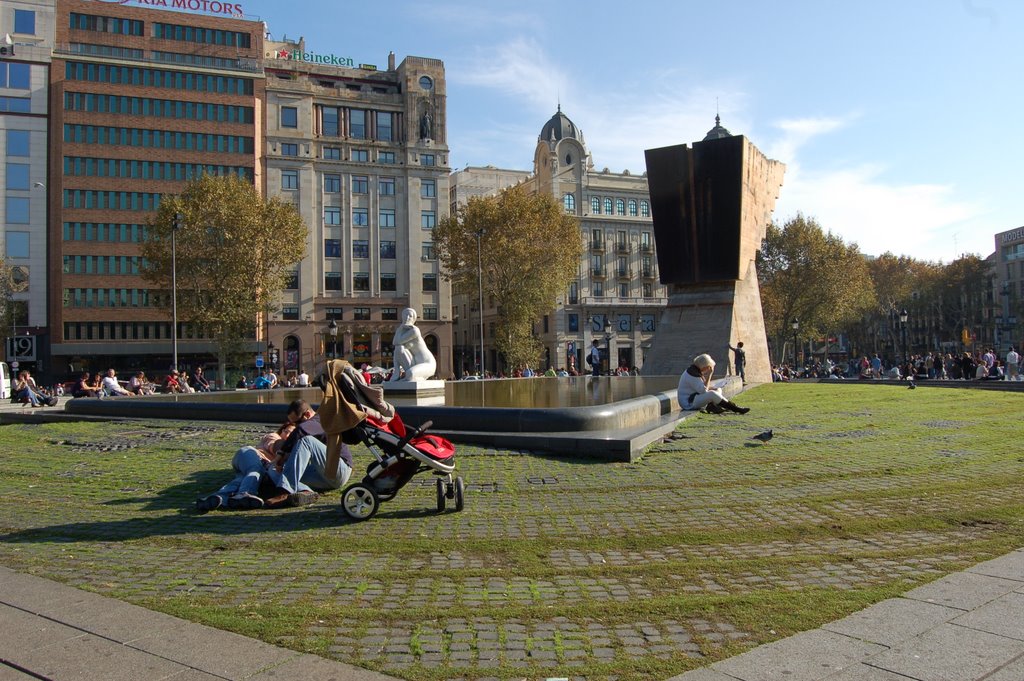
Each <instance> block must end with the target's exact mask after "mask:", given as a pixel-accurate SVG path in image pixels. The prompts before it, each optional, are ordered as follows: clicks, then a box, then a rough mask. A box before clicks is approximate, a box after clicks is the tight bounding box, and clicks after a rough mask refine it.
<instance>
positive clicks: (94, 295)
mask: <svg viewBox="0 0 1024 681" xmlns="http://www.w3.org/2000/svg"><path fill="white" fill-rule="evenodd" d="M160 295H161V294H160V293H158V292H156V291H150V290H149V289H145V288H66V289H64V307H158V302H159V296H160Z"/></svg>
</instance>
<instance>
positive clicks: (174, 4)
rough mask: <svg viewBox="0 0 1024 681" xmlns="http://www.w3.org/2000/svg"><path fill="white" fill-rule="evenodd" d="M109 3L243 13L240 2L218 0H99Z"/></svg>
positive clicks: (230, 13)
mask: <svg viewBox="0 0 1024 681" xmlns="http://www.w3.org/2000/svg"><path fill="white" fill-rule="evenodd" d="M100 2H106V3H108V4H111V5H141V6H143V7H159V8H161V9H172V10H174V9H178V10H188V11H190V12H208V13H210V14H224V15H227V16H231V17H241V16H242V15H244V14H245V11H244V10H243V8H242V5H241V3H238V2H221V1H220V0H100Z"/></svg>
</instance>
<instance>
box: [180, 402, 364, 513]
mask: <svg viewBox="0 0 1024 681" xmlns="http://www.w3.org/2000/svg"><path fill="white" fill-rule="evenodd" d="M326 465H327V434H326V433H325V432H324V429H323V426H322V425H321V424H320V416H319V415H318V414H317V413H316V412H314V411H313V409H312V408H311V407H310V406H309V403H308V402H306V401H305V400H295V401H293V402H292V403H291V404H289V405H288V413H287V420H286V421H285V422H284V423H283V424H282V425H281V426H280V427H279V428H277V429H276V430H274V431H273V432H270V433H267V434H266V435H264V436H263V437H261V438H260V440H259V442H258V443H256V444H255V445H246V446H244V447H242V448H241V449H239V450H238V451H237V452H235V455H234V457H232V459H231V467H232V468H233V469H234V471H235V477H234V478H233V479H232V480H231V481H230V482H228V483H227V484H226V485H224V486H223V487H221V488H220V489H219V490H217V491H216V492H214V493H213V494H210V495H207V496H204V497H202V498H200V499H199V500H197V501H196V510H197V511H198V512H200V513H207V512H209V511H213V510H216V509H225V510H251V509H259V508H284V507H297V506H308V505H309V504H312V503H315V502H316V500H317V499H318V498H319V496H320V495H319V494H318V492H326V491H329V490H335V489H339V488H340V487H341V486H342V485H344V484H345V483H346V482H347V481H348V478H349V475H350V474H351V472H352V453H351V452H350V451H349V449H348V446H346V445H344V444H342V445H341V458H340V460H339V462H338V470H337V472H335V473H334V474H333V475H330V474H328V472H327V470H326Z"/></svg>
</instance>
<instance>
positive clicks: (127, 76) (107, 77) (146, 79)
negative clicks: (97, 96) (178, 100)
mask: <svg viewBox="0 0 1024 681" xmlns="http://www.w3.org/2000/svg"><path fill="white" fill-rule="evenodd" d="M64 77H65V78H67V79H68V80H80V81H87V82H93V83H121V84H124V85H139V86H143V87H159V88H172V89H175V90H194V91H196V92H219V93H226V94H230V95H251V94H252V93H253V81H252V78H236V77H234V76H218V75H212V74H206V73H192V72H189V71H167V70H164V69H149V68H143V67H139V66H114V65H112V64H89V63H84V62H75V61H69V62H68V63H67V64H66V65H65V67H64Z"/></svg>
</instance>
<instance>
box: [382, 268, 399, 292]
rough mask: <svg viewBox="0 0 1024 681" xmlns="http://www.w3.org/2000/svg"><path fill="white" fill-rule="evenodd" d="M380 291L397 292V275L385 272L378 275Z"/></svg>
mask: <svg viewBox="0 0 1024 681" xmlns="http://www.w3.org/2000/svg"><path fill="white" fill-rule="evenodd" d="M380 290H381V291H397V290H398V275H396V274H394V273H393V272H385V273H383V274H381V275H380Z"/></svg>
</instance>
